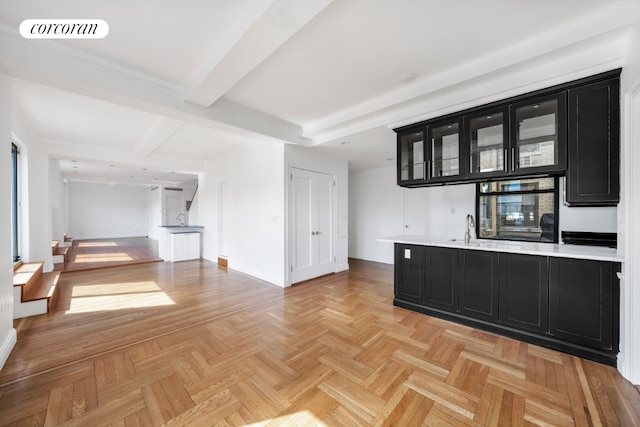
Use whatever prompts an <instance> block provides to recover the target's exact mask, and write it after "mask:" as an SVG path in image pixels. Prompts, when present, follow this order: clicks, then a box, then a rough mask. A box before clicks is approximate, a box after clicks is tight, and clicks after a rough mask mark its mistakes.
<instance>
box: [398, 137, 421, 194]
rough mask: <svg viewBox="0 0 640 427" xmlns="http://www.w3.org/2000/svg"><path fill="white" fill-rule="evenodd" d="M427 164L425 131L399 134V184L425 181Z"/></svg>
mask: <svg viewBox="0 0 640 427" xmlns="http://www.w3.org/2000/svg"><path fill="white" fill-rule="evenodd" d="M426 165H427V161H426V156H425V146H424V137H423V132H422V131H420V130H418V131H412V132H407V133H402V134H398V185H408V184H411V183H416V182H421V181H424V180H425V179H426V173H427V172H426Z"/></svg>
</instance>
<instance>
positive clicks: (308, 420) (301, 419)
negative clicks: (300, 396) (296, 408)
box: [244, 411, 326, 427]
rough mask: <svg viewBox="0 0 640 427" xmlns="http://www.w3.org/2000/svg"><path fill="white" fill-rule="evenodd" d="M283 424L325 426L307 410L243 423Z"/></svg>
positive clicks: (261, 424) (246, 426)
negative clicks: (256, 421)
mask: <svg viewBox="0 0 640 427" xmlns="http://www.w3.org/2000/svg"><path fill="white" fill-rule="evenodd" d="M267 424H269V425H283V426H304V425H313V426H325V427H326V424H325V423H323V422H322V421H320V420H319V419H317V418H316V417H315V416H314V415H313V414H312V413H311V412H309V411H300V412H296V413H295V414H288V415H284V416H282V417H278V418H272V419H270V420H264V421H260V422H258V423H254V424H245V426H244V427H258V426H264V425H267Z"/></svg>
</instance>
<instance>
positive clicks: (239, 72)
mask: <svg viewBox="0 0 640 427" xmlns="http://www.w3.org/2000/svg"><path fill="white" fill-rule="evenodd" d="M332 1H333V0H305V1H300V0H274V1H273V2H272V3H271V4H270V5H269V6H268V7H266V8H265V9H264V10H262V11H261V13H260V14H259V15H258V16H254V15H247V19H246V20H245V21H244V22H241V23H239V24H238V25H237V26H236V28H241V29H242V33H241V34H238V32H236V37H235V38H234V39H233V40H231V42H230V43H228V44H226V45H222V46H221V47H220V49H218V50H217V51H216V52H214V53H213V55H211V57H210V58H209V60H208V63H207V64H205V65H203V66H202V67H201V69H200V71H199V72H198V73H197V75H196V77H195V79H194V80H195V82H196V83H195V84H193V85H192V86H191V87H189V88H188V89H187V91H186V92H185V95H184V99H185V101H188V102H192V103H194V104H197V105H200V106H202V107H208V106H210V105H212V104H213V103H214V102H216V101H217V100H218V99H219V98H220V97H222V96H223V95H224V94H225V93H226V92H227V91H229V90H230V89H231V88H233V87H234V86H235V85H236V84H237V83H238V82H239V81H240V80H242V79H243V78H244V77H245V76H246V75H247V74H249V73H250V72H251V71H252V70H253V69H254V68H255V67H256V66H258V65H259V64H260V63H261V62H262V61H264V60H265V59H266V58H268V57H269V56H270V55H271V54H272V53H273V52H275V50H276V49H278V48H279V47H280V46H282V44H284V43H285V42H286V41H287V40H289V38H291V37H292V36H293V35H294V34H295V33H297V32H298V31H299V30H300V29H301V28H302V27H304V26H305V25H306V24H307V23H309V22H310V21H311V20H312V19H313V18H314V17H315V16H316V15H318V14H319V13H320V12H322V11H323V10H324V9H325V8H326V7H327V6H328V5H329V4H330V3H331V2H332ZM256 15H257V14H256Z"/></svg>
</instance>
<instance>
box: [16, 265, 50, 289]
mask: <svg viewBox="0 0 640 427" xmlns="http://www.w3.org/2000/svg"><path fill="white" fill-rule="evenodd" d="M43 266H44V262H42V261H40V262H28V263H23V264H21V265H20V266H18V267H17V268H16V269H14V271H13V286H27V285H28V284H30V283H31V282H34V281H36V280H38V277H39V276H40V275H41V274H42V268H43Z"/></svg>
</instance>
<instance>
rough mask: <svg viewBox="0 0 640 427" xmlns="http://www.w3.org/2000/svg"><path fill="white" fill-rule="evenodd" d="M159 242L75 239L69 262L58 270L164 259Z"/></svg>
mask: <svg viewBox="0 0 640 427" xmlns="http://www.w3.org/2000/svg"><path fill="white" fill-rule="evenodd" d="M160 261H162V259H161V258H160V257H159V256H158V242H157V241H156V240H154V239H149V238H147V237H125V238H118V239H92V240H74V242H73V247H72V250H71V251H70V252H69V261H68V262H66V263H59V264H56V265H55V270H56V271H62V272H67V271H80V270H93V269H96V268H105V267H114V266H120V265H130V264H143V263H146V262H160Z"/></svg>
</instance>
